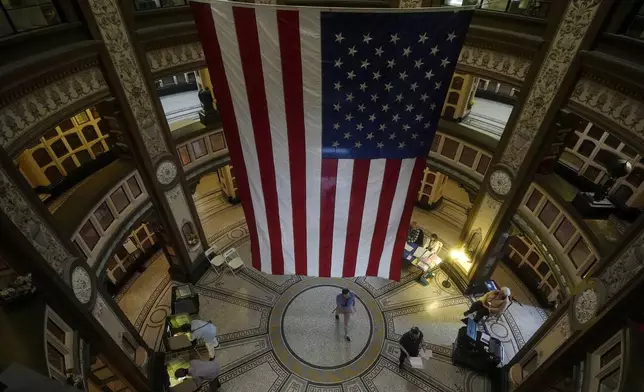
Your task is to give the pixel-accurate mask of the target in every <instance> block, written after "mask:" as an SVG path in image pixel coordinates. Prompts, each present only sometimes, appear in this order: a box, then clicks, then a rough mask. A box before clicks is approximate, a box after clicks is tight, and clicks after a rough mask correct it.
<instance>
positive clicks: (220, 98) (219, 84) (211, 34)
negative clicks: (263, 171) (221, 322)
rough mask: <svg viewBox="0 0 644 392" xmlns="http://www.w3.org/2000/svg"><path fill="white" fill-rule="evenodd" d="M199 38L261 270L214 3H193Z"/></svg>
mask: <svg viewBox="0 0 644 392" xmlns="http://www.w3.org/2000/svg"><path fill="white" fill-rule="evenodd" d="M190 6H191V7H192V10H193V14H194V17H195V22H196V24H197V32H198V34H199V39H200V40H201V42H204V43H205V44H204V45H203V51H204V55H205V57H206V62H207V64H208V69H209V70H210V77H211V78H212V81H213V86H212V88H213V92H214V93H215V97H216V98H217V106H218V108H219V115H220V116H221V122H222V124H223V127H224V134H225V135H226V144H227V145H228V152H229V154H230V158H231V160H232V163H233V166H234V167H235V173H236V175H237V185H238V186H239V196H240V199H241V203H242V206H243V210H244V216H245V217H246V223H247V224H248V231H249V234H250V237H251V241H250V244H251V253H252V257H253V267H255V268H256V269H261V260H260V257H259V256H260V255H259V240H258V237H257V225H256V223H255V211H254V209H253V203H252V200H251V196H250V187H249V184H248V174H247V173H246V165H245V164H244V154H243V153H242V148H241V142H240V140H239V130H238V129H237V119H236V117H235V108H234V106H233V102H232V98H231V96H230V88H229V86H228V81H227V79H226V70H225V69H224V62H223V60H222V57H221V49H220V47H219V40H218V38H217V31H216V30H215V23H214V21H213V19H212V11H211V9H210V4H205V3H197V2H190Z"/></svg>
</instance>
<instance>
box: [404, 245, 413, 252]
mask: <svg viewBox="0 0 644 392" xmlns="http://www.w3.org/2000/svg"><path fill="white" fill-rule="evenodd" d="M413 249H414V248H412V247H411V246H409V244H408V243H405V250H406V251H407V252H411V251H412V250H413Z"/></svg>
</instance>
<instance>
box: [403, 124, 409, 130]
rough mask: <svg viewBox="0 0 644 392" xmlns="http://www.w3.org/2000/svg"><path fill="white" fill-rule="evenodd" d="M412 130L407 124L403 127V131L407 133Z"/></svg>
mask: <svg viewBox="0 0 644 392" xmlns="http://www.w3.org/2000/svg"><path fill="white" fill-rule="evenodd" d="M410 128H411V127H410V126H409V125H407V124H405V125H403V126H402V130H403V131H405V132H407V131H409V129H410Z"/></svg>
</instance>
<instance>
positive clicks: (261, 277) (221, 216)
mask: <svg viewBox="0 0 644 392" xmlns="http://www.w3.org/2000/svg"><path fill="white" fill-rule="evenodd" d="M215 181H216V178H209V179H206V181H205V182H202V183H201V184H200V186H199V187H198V188H197V193H196V194H195V196H194V197H195V202H196V204H197V209H198V211H199V214H200V217H201V221H202V224H203V226H204V230H205V231H206V236H207V238H208V240H209V242H210V243H211V244H216V245H217V247H218V248H219V249H220V250H222V251H223V250H226V249H228V248H230V247H236V248H237V250H238V251H239V253H240V255H241V256H242V258H243V259H244V260H245V261H247V263H250V260H251V257H250V242H249V236H248V228H247V226H246V223H245V220H244V216H243V211H242V210H241V207H240V206H239V205H237V206H231V205H230V204H227V202H225V203H224V202H222V200H221V195H220V193H219V192H218V191H217V188H216V187H215V185H216V182H215ZM202 184H203V186H202ZM200 187H201V188H200ZM450 194H451V195H453V196H452V201H453V202H454V203H455V204H457V207H454V206H446V207H444V208H442V209H441V208H439V209H437V210H436V211H431V212H428V211H424V210H420V209H416V210H415V211H414V213H413V219H415V220H417V221H418V223H419V225H420V226H421V227H423V228H424V229H425V230H426V231H427V232H430V233H431V232H436V233H437V234H438V235H439V236H440V238H441V239H442V240H443V242H445V244H446V245H445V249H449V247H450V245H451V244H455V243H456V241H457V240H458V232H459V231H460V228H459V227H458V225H459V223H458V222H459V220H458V219H455V217H456V215H455V214H465V215H466V214H467V208H469V205H468V203H469V201H468V200H467V197H466V195H465V196H463V195H459V194H458V193H454V192H452V193H450ZM165 263H166V261H165V260H164V258H163V255H162V254H159V255H157V256H156V257H155V258H153V260H151V261H150V262H149V266H148V268H147V270H146V271H145V272H144V273H143V274H141V275H140V276H138V277H135V279H134V280H133V282H131V283H130V284H128V285H127V286H126V287H127V290H125V292H124V293H121V294H119V296H117V300H118V302H119V305H120V306H121V308H122V309H123V310H124V312H125V313H126V315H127V317H128V318H129V319H130V320H131V321H132V322H133V323H134V325H135V327H136V328H137V330H139V331H140V333H141V335H142V336H143V338H144V339H145V341H146V342H147V343H148V344H149V345H150V347H154V348H155V349H157V350H159V349H161V348H162V347H161V346H162V345H161V328H162V325H163V321H164V320H165V317H166V316H167V315H168V314H169V312H170V289H171V287H172V284H173V282H171V281H170V278H169V276H167V264H166V265H165V266H163V264H165ZM162 267H164V268H162ZM148 274H149V276H148ZM418 276H419V272H418V270H416V269H415V267H408V268H407V269H405V270H404V271H403V273H402V278H401V280H400V281H399V282H394V281H389V280H386V279H381V278H374V277H358V278H352V279H339V278H332V279H327V278H312V277H305V276H274V275H266V274H264V273H262V272H259V271H256V270H255V269H253V268H252V267H250V266H248V267H246V268H244V269H243V270H242V271H241V272H239V273H237V274H236V275H233V274H231V273H230V272H228V271H225V272H223V273H220V274H216V273H214V272H213V271H212V270H209V271H207V272H206V273H205V274H204V276H203V277H202V278H201V279H200V280H199V282H198V284H197V285H196V289H197V291H198V292H199V295H200V303H201V308H200V315H199V316H200V317H201V318H203V319H206V320H211V321H212V322H213V323H214V324H215V325H216V326H217V330H218V339H219V341H220V343H221V346H220V348H219V349H218V350H217V360H218V361H219V362H220V363H221V365H222V375H221V376H220V381H221V383H222V388H221V391H223V392H228V391H234V392H264V391H266V392H268V391H271V392H277V391H280V392H281V391H288V392H295V391H299V392H308V391H310V392H313V391H315V392H323V391H334V392H336V391H337V392H364V391H370V392H385V391H387V392H389V391H402V392H405V391H409V392H412V391H413V392H415V391H431V392H492V390H491V386H490V382H489V380H488V379H487V378H486V377H485V376H483V375H480V374H477V373H475V372H472V371H471V370H469V369H464V368H461V367H458V366H454V365H452V363H451V351H452V349H451V344H452V342H453V341H454V339H455V337H456V334H457V331H458V329H459V328H460V327H461V326H462V323H461V321H460V319H461V318H462V317H463V316H462V315H463V311H465V310H466V309H467V308H468V307H469V306H470V304H471V302H472V300H473V299H472V298H470V297H467V296H463V295H462V294H461V293H460V292H458V291H457V290H456V289H455V288H454V287H453V286H452V287H451V288H445V287H443V286H442V285H441V284H440V283H439V282H442V281H443V280H445V279H446V276H445V275H444V273H443V272H442V271H440V270H439V272H438V276H437V277H436V278H435V279H434V280H432V281H431V282H430V284H429V285H428V286H422V285H420V284H419V283H417V281H416V279H417V278H418ZM493 279H495V280H496V281H497V282H498V283H499V284H500V285H507V286H508V287H510V288H511V290H512V291H513V294H514V296H515V297H516V298H517V299H518V301H519V303H515V304H513V305H512V306H511V307H510V308H509V310H508V312H506V314H505V315H503V316H502V317H501V318H500V319H499V320H498V321H494V322H491V323H489V324H488V325H487V328H488V330H489V331H490V333H491V334H492V335H493V336H495V337H497V338H499V339H500V340H501V341H502V342H503V345H504V349H505V351H506V354H507V355H506V360H509V358H511V357H512V355H514V353H516V351H517V350H518V349H519V348H520V347H522V346H523V345H524V344H525V342H526V341H527V340H528V339H529V338H530V336H531V335H532V334H533V333H534V332H535V331H536V329H538V327H539V326H540V325H541V324H542V323H543V322H544V320H545V319H546V318H547V314H546V313H545V312H544V311H543V310H542V309H540V308H539V307H538V306H537V302H536V300H535V299H534V298H533V297H532V296H531V295H530V294H529V292H528V291H527V289H526V288H525V286H523V284H522V283H521V282H520V281H519V280H518V279H517V278H516V277H515V276H514V275H513V274H512V272H511V271H509V270H508V269H507V268H505V267H504V266H503V265H500V266H499V267H498V268H497V269H496V270H495V272H494V275H493ZM342 287H348V288H350V289H351V290H352V291H353V292H354V293H356V295H357V297H358V299H359V301H358V305H357V310H358V312H357V313H356V314H355V315H353V316H354V317H352V319H351V320H350V324H349V333H350V336H351V338H352V341H351V342H346V341H345V340H344V331H343V327H342V318H341V319H340V320H339V321H336V320H335V319H334V317H333V315H332V313H331V311H332V310H333V308H334V296H335V295H336V294H337V293H339V292H340V289H341V288H342ZM413 326H417V327H419V328H420V329H421V330H422V331H423V333H424V336H425V346H426V349H427V350H431V353H432V356H431V358H429V359H426V360H424V361H423V362H424V367H423V368H422V369H412V368H411V367H409V366H408V365H407V366H406V367H405V369H404V370H402V371H401V370H399V369H398V364H397V358H398V354H399V351H398V345H397V341H398V339H400V337H401V335H402V334H403V333H404V332H406V331H407V330H409V329H410V328H411V327H413Z"/></svg>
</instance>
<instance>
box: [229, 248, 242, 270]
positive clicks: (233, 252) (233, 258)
mask: <svg viewBox="0 0 644 392" xmlns="http://www.w3.org/2000/svg"><path fill="white" fill-rule="evenodd" d="M224 261H225V264H226V265H227V266H228V268H230V272H232V273H233V276H235V271H236V270H239V269H242V268H244V261H243V260H242V259H241V257H240V256H239V252H237V249H235V248H230V249H228V250H227V251H225V252H224Z"/></svg>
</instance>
